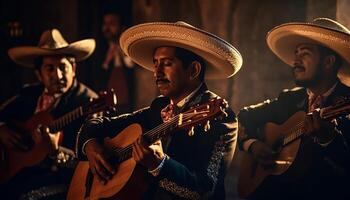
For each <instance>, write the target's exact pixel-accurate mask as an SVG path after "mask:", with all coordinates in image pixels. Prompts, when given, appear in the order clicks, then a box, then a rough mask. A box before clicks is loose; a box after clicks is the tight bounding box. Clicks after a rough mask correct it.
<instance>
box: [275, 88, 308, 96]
mask: <svg viewBox="0 0 350 200" xmlns="http://www.w3.org/2000/svg"><path fill="white" fill-rule="evenodd" d="M305 94H306V89H305V88H303V87H295V88H292V89H284V90H282V92H281V93H280V94H279V97H281V96H282V97H284V96H298V95H305Z"/></svg>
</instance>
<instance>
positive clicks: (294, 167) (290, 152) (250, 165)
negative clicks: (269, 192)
mask: <svg viewBox="0 0 350 200" xmlns="http://www.w3.org/2000/svg"><path fill="white" fill-rule="evenodd" d="M305 115H306V114H305V112H302V111H299V112H297V113H295V114H294V115H293V116H292V117H290V118H289V119H288V120H287V121H285V122H284V123H283V124H281V125H276V124H274V123H267V124H266V125H265V129H264V133H265V143H267V144H268V145H269V146H270V147H272V148H273V149H274V147H276V146H278V144H279V143H280V140H281V138H283V137H286V136H288V135H289V134H291V133H290V132H289V131H288V130H291V129H292V128H293V127H294V126H295V125H296V124H298V123H299V122H300V121H303V120H304V119H305ZM301 144H304V141H302V140H301V138H298V139H295V140H294V141H292V142H290V143H289V144H287V145H285V146H283V147H281V148H280V149H279V151H278V152H279V153H278V155H277V156H276V158H275V161H276V165H275V166H274V167H272V168H268V169H267V168H263V167H262V166H261V165H259V164H258V163H257V161H256V160H255V159H254V158H253V156H252V155H251V154H248V153H246V152H244V155H243V159H242V163H241V167H240V169H241V170H240V175H239V181H238V193H239V196H240V197H242V198H246V197H248V196H249V195H251V194H252V193H253V192H254V191H255V190H256V189H257V188H258V187H259V186H260V185H261V184H263V181H264V180H265V179H266V178H267V177H268V176H270V175H276V176H280V177H281V178H283V180H288V179H289V180H293V179H297V178H298V177H300V176H301V175H302V174H303V172H304V171H305V170H306V168H307V166H308V162H311V161H310V160H311V159H307V157H309V156H310V154H311V153H312V151H311V150H310V149H309V148H308V145H302V147H303V148H300V146H301ZM304 147H305V149H304ZM300 162H302V164H300V165H299V163H300Z"/></svg>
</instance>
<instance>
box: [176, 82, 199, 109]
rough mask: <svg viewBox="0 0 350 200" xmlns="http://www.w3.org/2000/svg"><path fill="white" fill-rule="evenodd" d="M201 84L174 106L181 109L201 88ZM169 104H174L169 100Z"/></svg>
mask: <svg viewBox="0 0 350 200" xmlns="http://www.w3.org/2000/svg"><path fill="white" fill-rule="evenodd" d="M202 85H203V82H202V83H201V84H200V85H199V86H198V87H197V88H196V89H195V90H193V91H192V92H191V93H190V94H189V95H187V96H186V97H185V98H183V99H182V100H181V101H179V102H178V103H177V104H176V106H177V107H179V108H182V107H183V106H184V105H185V104H186V103H187V102H188V101H189V100H190V99H191V98H192V97H193V96H194V95H195V94H196V92H197V91H198V90H199V89H200V88H201V87H202ZM170 103H171V104H174V102H173V101H172V100H171V102H170Z"/></svg>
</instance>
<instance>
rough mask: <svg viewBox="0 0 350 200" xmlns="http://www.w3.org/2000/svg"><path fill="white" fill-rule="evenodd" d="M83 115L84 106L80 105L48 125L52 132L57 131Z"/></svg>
mask: <svg viewBox="0 0 350 200" xmlns="http://www.w3.org/2000/svg"><path fill="white" fill-rule="evenodd" d="M83 115H84V112H83V107H81V106H80V107H78V108H76V109H74V110H73V111H71V112H69V113H67V114H65V115H63V116H62V117H60V118H58V119H56V120H54V121H53V122H51V123H50V124H49V126H48V127H49V129H50V132H52V133H55V132H57V131H59V130H62V129H63V128H64V127H65V126H67V125H68V124H70V123H71V122H72V121H74V120H76V119H78V118H80V117H82V116H83Z"/></svg>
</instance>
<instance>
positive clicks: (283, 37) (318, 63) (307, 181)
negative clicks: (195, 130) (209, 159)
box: [238, 18, 350, 199]
mask: <svg viewBox="0 0 350 200" xmlns="http://www.w3.org/2000/svg"><path fill="white" fill-rule="evenodd" d="M349 40H350V31H349V30H348V29H346V28H345V27H344V26H343V25H341V24H340V23H338V22H336V21H333V20H331V19H328V18H317V19H315V20H314V21H313V22H312V23H287V24H282V25H280V26H277V27H275V28H274V29H272V30H271V31H270V32H269V33H268V35H267V43H268V46H269V47H270V49H271V50H272V52H273V53H275V54H276V55H277V56H278V57H279V58H280V59H281V60H282V61H284V62H285V63H287V64H288V65H289V66H291V67H292V68H291V69H292V72H293V76H294V79H295V83H296V85H297V86H300V87H298V88H294V89H292V90H285V91H283V92H281V93H280V94H279V96H278V97H277V98H276V99H273V100H267V101H264V102H263V103H260V104H257V105H253V106H249V107H245V108H243V109H241V110H240V112H239V115H238V119H239V127H240V128H239V131H238V132H239V136H238V137H239V140H238V144H239V148H240V149H241V150H243V151H245V152H247V153H248V155H249V154H250V155H251V157H252V158H254V159H255V162H257V163H258V164H259V165H260V166H261V167H262V168H263V169H265V170H270V169H273V168H276V167H277V166H278V165H281V166H282V165H285V164H290V163H288V161H290V160H288V159H289V158H287V157H286V158H285V160H276V158H280V157H278V155H279V153H280V152H282V151H283V149H285V148H288V145H292V143H285V145H284V143H283V142H285V141H287V140H285V139H286V138H287V137H280V138H279V139H276V140H275V141H276V143H275V144H276V145H275V146H274V145H272V144H267V140H266V138H270V136H269V133H271V132H269V131H268V130H270V131H271V129H267V128H266V127H267V126H266V123H268V122H271V123H274V124H276V125H281V126H283V124H284V123H287V122H288V121H293V120H294V121H293V122H292V124H293V123H294V124H293V125H292V126H290V127H294V128H300V129H298V130H301V132H302V133H303V134H301V136H300V138H299V139H301V143H300V146H299V148H297V149H294V150H295V151H297V155H296V158H295V160H294V163H293V164H292V165H291V166H290V168H289V169H288V170H287V171H285V173H284V174H281V175H276V176H275V175H269V176H267V177H266V178H265V179H264V180H263V181H262V182H261V184H260V185H259V186H258V187H257V188H256V190H254V192H252V193H251V194H250V195H248V197H250V198H251V199H349V198H350V192H349V186H350V176H349V173H350V154H349V153H350V152H349V146H348V145H349V142H350V134H349V130H350V129H349V128H350V122H349V120H348V119H347V117H344V116H334V118H335V119H336V122H337V123H336V124H335V121H333V122H331V119H330V120H325V119H324V118H322V117H323V116H324V114H325V112H322V111H320V110H319V109H317V108H324V107H328V106H334V107H335V106H336V105H339V104H341V103H342V102H344V101H346V100H349V97H350V88H349V87H347V86H346V85H344V84H343V83H342V81H340V79H339V78H338V76H339V77H343V78H346V77H347V76H348V75H347V74H346V73H344V69H346V68H347V67H348V65H349V63H350V48H349ZM337 75H338V76H337ZM298 111H303V112H305V113H309V114H307V115H306V116H305V115H304V114H303V115H301V117H297V119H293V120H292V119H291V118H292V116H294V115H295V114H296V113H297V112H298ZM298 122H301V123H299V124H298ZM285 125H286V124H285ZM286 126H287V125H286ZM264 127H265V128H266V129H264ZM291 129H292V128H291ZM291 129H287V130H284V131H282V132H277V134H279V135H280V136H282V134H286V132H287V131H288V130H291ZM294 130H296V129H294ZM290 133H292V132H290ZM270 135H271V134H270ZM296 139H298V138H296ZM294 141H296V140H293V142H294ZM282 145H284V146H282ZM303 156H305V157H303ZM255 169H257V168H256V167H255ZM299 169H300V170H299ZM241 170H244V169H241ZM289 170H295V171H297V173H295V174H293V175H291V176H288V173H289V174H291V173H290V172H291V171H289ZM298 170H299V171H298ZM241 174H242V173H241ZM241 178H242V177H241ZM240 181H241V180H240ZM242 181H243V182H244V181H246V180H242ZM240 189H241V190H244V189H245V188H239V190H240Z"/></svg>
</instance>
